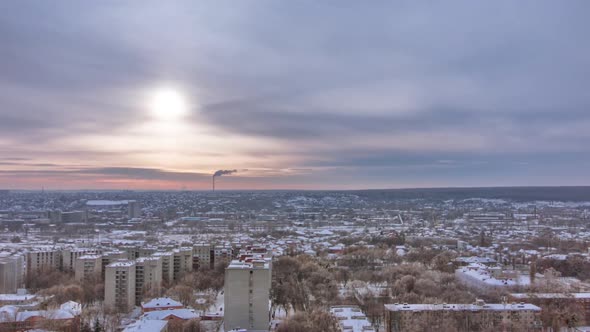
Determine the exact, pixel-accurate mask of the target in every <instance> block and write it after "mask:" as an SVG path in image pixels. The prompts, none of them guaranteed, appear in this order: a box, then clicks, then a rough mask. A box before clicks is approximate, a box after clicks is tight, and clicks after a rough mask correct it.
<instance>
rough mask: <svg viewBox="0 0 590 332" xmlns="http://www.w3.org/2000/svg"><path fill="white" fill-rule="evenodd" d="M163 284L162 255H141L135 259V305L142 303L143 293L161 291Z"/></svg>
mask: <svg viewBox="0 0 590 332" xmlns="http://www.w3.org/2000/svg"><path fill="white" fill-rule="evenodd" d="M161 284H162V257H159V256H152V257H141V258H138V259H137V260H136V261H135V305H138V306H139V305H141V301H142V300H143V294H144V292H146V291H149V290H154V291H156V292H159V290H160V285H161Z"/></svg>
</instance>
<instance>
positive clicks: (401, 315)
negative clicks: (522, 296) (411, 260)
mask: <svg viewBox="0 0 590 332" xmlns="http://www.w3.org/2000/svg"><path fill="white" fill-rule="evenodd" d="M540 313H541V308H539V307H537V306H535V305H533V304H528V303H512V304H508V303H497V304H487V303H485V302H484V301H482V300H477V301H476V302H475V303H474V304H446V303H443V304H386V305H385V326H386V328H385V331H388V332H394V331H408V330H420V329H428V330H432V331H437V330H438V331H445V330H449V329H457V330H459V331H472V330H474V329H481V328H484V329H497V330H505V329H512V330H516V331H533V330H537V329H540V328H541V323H540V319H539V315H540Z"/></svg>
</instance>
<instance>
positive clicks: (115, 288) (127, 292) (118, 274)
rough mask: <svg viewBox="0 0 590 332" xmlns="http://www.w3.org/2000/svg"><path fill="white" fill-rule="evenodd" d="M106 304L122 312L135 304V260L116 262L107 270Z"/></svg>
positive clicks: (130, 308) (108, 266)
mask: <svg viewBox="0 0 590 332" xmlns="http://www.w3.org/2000/svg"><path fill="white" fill-rule="evenodd" d="M104 286H105V294H104V304H105V305H106V306H107V307H110V308H113V309H115V310H118V311H121V312H129V311H131V310H132V309H133V307H134V306H135V262H131V261H125V262H115V263H111V264H109V265H107V267H106V271H105V284H104Z"/></svg>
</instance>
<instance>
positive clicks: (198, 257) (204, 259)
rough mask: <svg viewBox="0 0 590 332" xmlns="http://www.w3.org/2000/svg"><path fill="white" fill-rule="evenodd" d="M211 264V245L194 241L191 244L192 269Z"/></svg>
mask: <svg viewBox="0 0 590 332" xmlns="http://www.w3.org/2000/svg"><path fill="white" fill-rule="evenodd" d="M210 266H211V245H210V244H209V243H196V244H195V245H193V269H195V270H197V269H199V268H201V267H210Z"/></svg>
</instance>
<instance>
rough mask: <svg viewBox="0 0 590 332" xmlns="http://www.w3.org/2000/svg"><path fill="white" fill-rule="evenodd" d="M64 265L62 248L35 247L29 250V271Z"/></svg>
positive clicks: (54, 268)
mask: <svg viewBox="0 0 590 332" xmlns="http://www.w3.org/2000/svg"><path fill="white" fill-rule="evenodd" d="M61 266H62V255H61V250H60V249H55V248H35V249H33V250H31V251H29V252H27V273H31V272H34V271H40V270H57V269H60V268H61Z"/></svg>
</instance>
